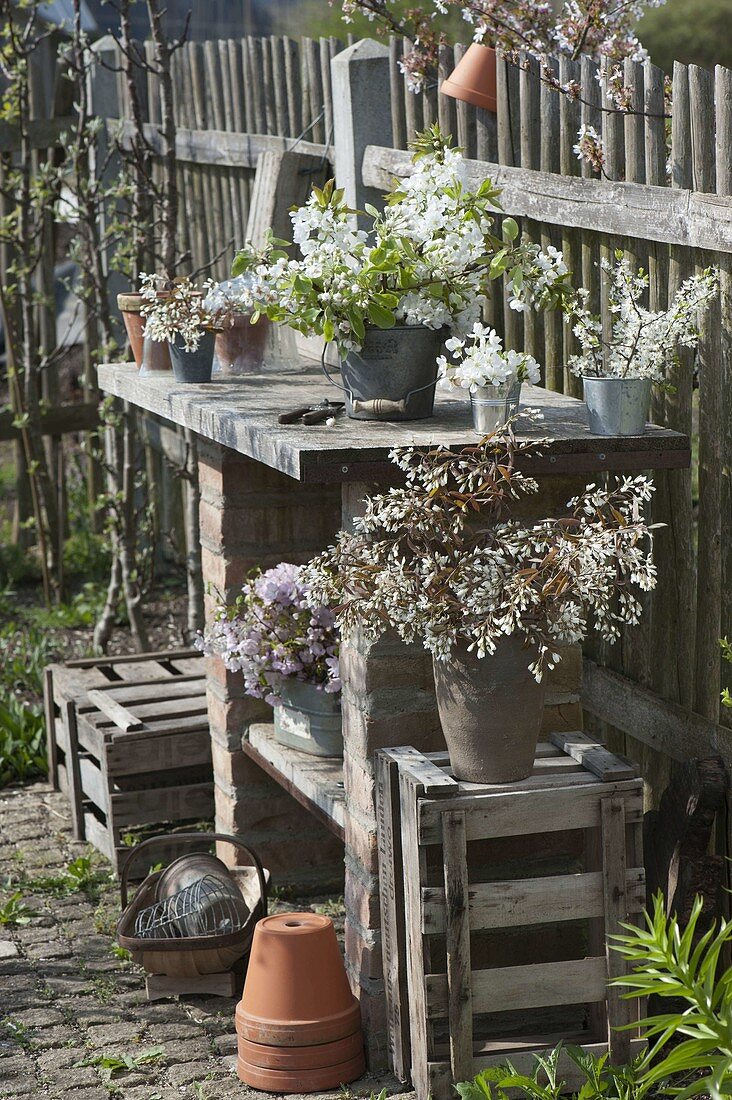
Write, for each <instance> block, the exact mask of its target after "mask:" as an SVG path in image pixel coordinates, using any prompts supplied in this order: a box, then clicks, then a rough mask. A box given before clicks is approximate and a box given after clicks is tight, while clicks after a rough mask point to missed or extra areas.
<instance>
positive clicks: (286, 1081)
mask: <svg viewBox="0 0 732 1100" xmlns="http://www.w3.org/2000/svg"><path fill="white" fill-rule="evenodd" d="M236 1071H237V1074H238V1076H239V1078H240V1080H242V1081H244V1082H245V1084H247V1085H252V1086H253V1087H255V1088H261V1089H264V1090H265V1091H266V1092H279V1093H292V1092H319V1091H320V1090H322V1089H331V1088H338V1086H339V1085H347V1084H349V1082H351V1081H355V1080H356V1078H357V1077H361V1076H362V1075H363V1074H364V1073H365V1072H366V1060H365V1056H364V1054H363V1052H361V1054H360V1055H357V1056H356V1057H354V1058H350V1059H349V1060H348V1061H347V1062H339V1063H337V1064H336V1065H333V1066H324V1067H323V1068H322V1069H301V1070H277V1069H262V1068H261V1067H260V1066H252V1065H250V1064H249V1063H248V1062H246V1061H245V1060H244V1059H243V1058H241V1057H239V1058H237V1063H236Z"/></svg>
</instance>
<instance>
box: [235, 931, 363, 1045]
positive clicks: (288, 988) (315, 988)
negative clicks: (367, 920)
mask: <svg viewBox="0 0 732 1100" xmlns="http://www.w3.org/2000/svg"><path fill="white" fill-rule="evenodd" d="M360 1026H361V1015H360V1007H359V1004H358V1001H357V1000H356V998H355V997H354V996H353V994H352V993H351V989H350V986H349V985H348V979H347V978H346V970H345V967H344V965H343V959H342V957H341V953H340V949H339V947H338V941H337V940H336V935H335V930H334V928H333V922H332V921H331V920H329V918H328V917H324V916H321V915H320V914H318V913H277V914H276V915H275V916H273V917H266V918H265V919H264V920H261V921H260V922H259V924H258V925H257V927H256V929H255V930H254V938H253V941H252V952H251V957H250V960H249V966H248V968H247V977H246V982H245V983H244V993H243V994H242V999H241V1001H240V1003H239V1004H238V1005H237V1009H236V1030H237V1034H238V1035H240V1036H241V1037H242V1038H243V1039H248V1040H249V1041H250V1042H253V1043H263V1044H264V1045H266V1046H284V1047H297V1046H313V1045H315V1044H316V1043H331V1042H334V1041H336V1040H338V1039H343V1038H344V1037H345V1036H347V1035H352V1034H353V1032H354V1031H357V1030H358V1029H359V1027H360Z"/></svg>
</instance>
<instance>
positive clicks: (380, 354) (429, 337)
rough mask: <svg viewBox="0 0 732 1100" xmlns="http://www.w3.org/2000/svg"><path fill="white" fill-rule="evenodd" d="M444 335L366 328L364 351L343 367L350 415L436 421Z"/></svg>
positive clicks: (413, 328)
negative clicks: (438, 368)
mask: <svg viewBox="0 0 732 1100" xmlns="http://www.w3.org/2000/svg"><path fill="white" fill-rule="evenodd" d="M445 335H446V332H445V330H442V329H440V330H438V331H437V332H436V331H435V330H434V329H430V328H426V327H425V326H424V325H397V326H396V327H395V328H390V329H379V328H376V327H375V326H372V325H368V326H367V327H366V337H365V339H364V343H363V347H362V348H361V350H360V351H359V352H356V351H350V352H349V353H348V355H347V356H346V358H345V359H344V361H343V362H342V363H341V376H342V378H343V386H344V389H345V393H346V412H347V413H348V415H349V416H350V417H352V419H354V420H391V421H396V420H423V419H425V418H426V417H428V416H432V410H433V407H434V403H435V385H436V383H437V356H438V355H439V354H440V350H441V348H442V345H443V343H444V340H445Z"/></svg>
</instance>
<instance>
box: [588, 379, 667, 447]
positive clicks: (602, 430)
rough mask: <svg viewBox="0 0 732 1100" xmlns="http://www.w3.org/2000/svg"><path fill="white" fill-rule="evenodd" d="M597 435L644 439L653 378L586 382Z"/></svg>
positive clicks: (593, 425) (591, 414) (589, 406)
mask: <svg viewBox="0 0 732 1100" xmlns="http://www.w3.org/2000/svg"><path fill="white" fill-rule="evenodd" d="M582 383H583V386H584V393H585V402H586V403H587V411H588V413H589V419H590V431H591V432H593V434H594V435H643V434H644V433H645V430H646V421H647V420H648V410H649V408H650V404H651V386H652V382H651V380H650V378H583V379H582Z"/></svg>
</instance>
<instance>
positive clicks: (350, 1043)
mask: <svg viewBox="0 0 732 1100" xmlns="http://www.w3.org/2000/svg"><path fill="white" fill-rule="evenodd" d="M237 1044H238V1051H239V1058H240V1059H241V1061H242V1062H246V1063H247V1065H249V1066H256V1067H258V1068H259V1069H276V1070H287V1071H289V1072H292V1071H294V1070H298V1069H302V1070H309V1069H324V1068H325V1067H326V1066H337V1065H341V1064H342V1063H343V1062H350V1061H352V1060H353V1059H354V1058H363V1034H362V1033H361V1029H360V1028H359V1029H358V1031H354V1033H353V1035H346V1037H345V1039H336V1040H335V1041H334V1042H332V1043H318V1044H317V1045H316V1046H310V1047H267V1046H264V1044H263V1043H250V1042H249V1040H248V1039H242V1037H241V1035H240V1036H239V1038H238V1039H237Z"/></svg>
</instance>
